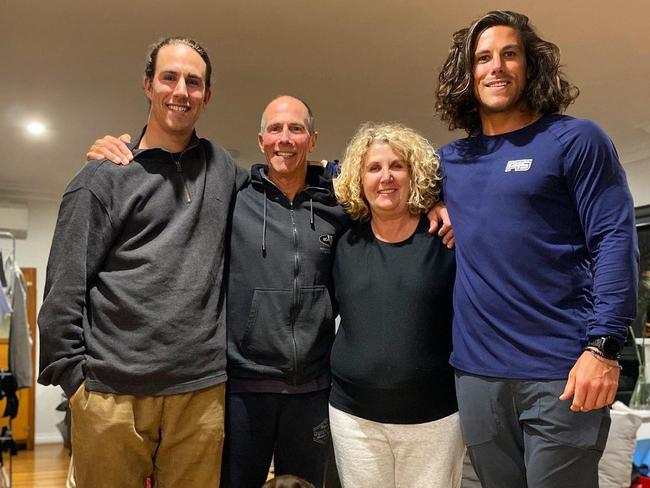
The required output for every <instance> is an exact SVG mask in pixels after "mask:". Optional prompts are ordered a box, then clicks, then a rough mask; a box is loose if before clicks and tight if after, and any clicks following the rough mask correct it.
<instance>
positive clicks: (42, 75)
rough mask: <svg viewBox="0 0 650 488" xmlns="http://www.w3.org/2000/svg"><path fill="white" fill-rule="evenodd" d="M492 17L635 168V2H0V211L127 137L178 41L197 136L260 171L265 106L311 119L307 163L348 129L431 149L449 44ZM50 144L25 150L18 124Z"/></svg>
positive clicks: (646, 60) (638, 27)
mask: <svg viewBox="0 0 650 488" xmlns="http://www.w3.org/2000/svg"><path fill="white" fill-rule="evenodd" d="M493 8H508V9H513V10H518V11H521V12H524V13H526V14H527V15H529V17H530V18H531V20H532V21H533V23H534V24H535V25H536V26H537V27H538V29H539V31H540V33H541V34H542V36H543V37H545V38H547V39H548V40H551V41H553V42H555V43H556V44H558V45H559V46H560V47H561V49H562V56H563V63H564V65H565V72H566V73H567V74H568V76H569V78H570V80H571V81H572V82H574V83H575V84H577V85H578V86H579V87H580V89H581V95H580V97H579V98H578V100H577V101H576V103H575V104H574V105H572V106H571V107H570V110H569V111H568V112H569V113H570V114H571V115H575V116H579V117H587V118H591V119H594V120H596V121H597V122H598V123H599V124H600V125H601V126H602V127H603V128H604V129H605V130H606V131H607V132H608V133H609V135H610V136H611V137H612V139H613V140H614V142H615V144H616V145H617V147H618V150H619V154H620V155H621V159H622V161H623V162H624V163H631V162H635V161H639V160H642V159H648V158H649V157H650V143H649V140H650V88H649V85H650V33H649V32H650V29H649V24H648V18H650V2H648V0H629V1H627V2H611V1H604V0H572V1H570V2H569V1H566V0H562V1H557V0H547V1H539V0H520V1H508V0H505V1H502V2H501V3H499V4H497V3H494V4H491V3H489V2H478V1H473V0H472V1H470V0H456V1H454V2H442V1H440V0H401V1H399V2H398V1H395V0H366V1H354V0H325V1H321V2H316V1H312V0H303V1H301V2H297V1H291V0H256V1H250V0H210V1H208V0H204V1H198V0H184V1H183V2H180V1H171V0H155V1H154V0H130V1H126V0H111V1H110V2H100V1H97V0H86V1H79V0H76V1H71V0H57V1H50V2H45V1H43V0H0V54H1V56H0V66H2V69H1V71H0V73H1V76H0V87H1V93H2V94H3V99H4V100H5V101H4V102H3V103H2V107H1V108H0V148H1V149H2V150H1V152H0V154H1V156H0V157H1V159H0V167H1V171H0V199H12V198H48V199H50V198H51V199H57V198H59V197H60V194H61V193H62V191H63V189H64V188H65V185H66V183H67V182H68V181H69V180H70V178H72V176H73V175H74V174H75V173H76V172H77V171H78V170H79V168H80V167H81V165H82V164H83V162H84V154H85V152H86V150H87V148H88V147H89V146H90V144H91V143H92V141H94V140H95V139H96V138H97V137H99V136H102V135H104V134H107V133H108V134H120V133H122V132H130V133H132V134H135V133H137V132H138V131H139V130H140V128H141V126H142V125H143V124H144V121H145V119H146V115H147V103H146V101H145V97H144V95H143V93H142V90H141V81H142V69H143V65H144V55H145V52H146V51H147V47H148V46H149V45H150V44H151V43H152V42H153V41H155V40H156V39H157V38H159V37H162V36H167V35H185V36H190V37H194V38H196V39H198V40H200V41H201V42H202V43H203V44H204V45H205V47H206V48H207V49H208V51H209V52H210V55H211V58H212V63H213V67H214V68H213V69H214V75H213V76H214V77H213V96H212V100H211V101H210V104H209V105H208V107H207V110H206V111H205V112H204V113H203V115H202V117H201V120H200V122H199V134H200V135H201V136H203V137H208V138H212V139H214V140H216V141H217V142H219V143H221V144H222V145H223V146H225V147H226V148H228V149H231V150H234V152H235V153H236V154H237V155H238V159H239V162H240V164H241V165H243V166H248V165H249V164H250V163H252V162H255V161H259V160H260V158H261V156H262V155H261V153H260V152H259V149H258V148H257V144H256V134H257V130H258V124H259V117H260V113H261V111H262V109H263V108H264V106H265V105H266V103H267V102H268V101H269V100H270V99H271V98H273V97H274V96H276V95H279V94H292V95H296V96H299V97H301V98H303V99H305V100H307V101H308V103H310V105H311V106H312V108H313V110H314V114H315V117H316V125H317V129H318V130H319V132H320V137H319V145H318V148H317V150H316V152H315V154H314V155H315V157H316V158H318V159H321V158H337V157H340V155H341V153H342V151H343V149H344V147H345V144H346V142H347V140H348V139H349V137H350V136H351V135H352V133H353V132H354V130H355V128H356V127H357V126H358V125H359V124H360V123H361V122H363V121H366V120H374V121H386V120H397V121H400V122H403V123H405V124H407V125H409V126H412V127H414V128H416V129H418V130H420V131H421V132H423V133H424V134H425V135H426V136H427V137H428V138H429V140H430V141H431V142H432V143H434V144H435V145H441V144H444V143H445V142H447V141H449V140H450V139H452V138H454V137H458V136H460V135H462V134H461V133H452V132H449V131H447V130H446V128H445V126H444V125H443V124H442V123H441V122H440V121H439V120H438V119H437V118H436V117H435V115H434V113H433V103H434V102H433V90H434V86H435V79H436V74H437V70H438V69H439V67H440V65H441V63H442V61H443V59H444V57H445V55H446V52H447V49H448V46H449V43H450V38H451V34H452V33H453V32H454V31H455V30H456V29H458V28H460V27H463V26H465V25H467V24H468V23H469V22H470V21H471V20H472V19H473V18H475V17H477V16H478V15H481V14H483V13H484V12H485V11H487V10H490V9H493ZM33 118H37V119H40V120H42V121H43V122H44V123H45V124H46V125H47V126H48V128H49V131H48V133H47V134H46V135H45V136H43V137H41V138H39V139H34V138H30V137H28V136H27V135H26V132H25V130H24V124H25V123H26V121H28V120H30V119H33Z"/></svg>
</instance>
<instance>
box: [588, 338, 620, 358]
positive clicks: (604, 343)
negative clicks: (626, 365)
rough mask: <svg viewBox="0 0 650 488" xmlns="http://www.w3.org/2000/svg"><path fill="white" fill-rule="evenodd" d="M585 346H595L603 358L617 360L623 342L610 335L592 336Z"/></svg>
mask: <svg viewBox="0 0 650 488" xmlns="http://www.w3.org/2000/svg"><path fill="white" fill-rule="evenodd" d="M587 347H595V348H596V349H598V350H599V351H600V352H601V353H602V356H603V357H604V358H605V359H613V360H617V359H618V358H619V357H620V356H621V350H622V349H623V343H622V342H621V341H620V340H618V339H617V338H616V337H612V336H602V337H592V338H590V339H589V342H587Z"/></svg>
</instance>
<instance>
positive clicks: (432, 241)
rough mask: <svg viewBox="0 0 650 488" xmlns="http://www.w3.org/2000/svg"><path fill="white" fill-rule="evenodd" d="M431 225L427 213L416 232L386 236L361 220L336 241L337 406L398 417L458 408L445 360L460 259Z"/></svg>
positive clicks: (429, 416) (416, 418)
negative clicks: (431, 230) (381, 238)
mask: <svg viewBox="0 0 650 488" xmlns="http://www.w3.org/2000/svg"><path fill="white" fill-rule="evenodd" d="M427 227H428V221H427V219H426V217H424V216H423V217H422V218H421V220H420V223H419V224H418V227H417V229H416V231H415V233H414V234H413V235H412V236H411V237H409V238H408V239H406V240H404V241H402V242H399V243H386V242H382V241H379V240H378V239H376V238H375V237H374V235H373V232H372V229H371V226H370V222H364V223H358V224H355V225H354V226H353V227H352V228H350V229H349V230H348V231H347V232H346V233H345V234H344V235H343V236H342V237H341V239H340V240H339V243H338V245H337V249H336V256H335V261H334V270H333V275H334V285H335V290H336V299H337V301H338V306H339V313H340V316H341V325H340V327H339V330H338V333H337V336H336V339H335V341H334V346H333V349H332V357H331V367H332V393H331V396H330V403H331V404H332V405H333V406H334V407H335V408H337V409H339V410H342V411H344V412H348V413H350V414H352V415H356V416H358V417H362V418H365V419H368V420H373V421H376V422H384V423H397V424H414V423H423V422H430V421H433V420H437V419H440V418H443V417H446V416H447V415H450V414H452V413H453V412H455V411H456V410H457V404H456V394H455V389H454V378H453V370H452V368H451V367H450V366H449V363H448V361H449V355H450V353H451V322H452V289H453V283H454V275H455V259H454V253H453V252H452V251H450V250H448V249H447V248H446V247H445V246H444V245H443V244H442V241H441V239H440V238H439V237H437V236H430V235H428V233H427Z"/></svg>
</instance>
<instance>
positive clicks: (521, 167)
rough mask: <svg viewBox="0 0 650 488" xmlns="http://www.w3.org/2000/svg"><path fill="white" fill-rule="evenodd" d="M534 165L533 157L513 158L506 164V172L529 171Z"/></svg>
mask: <svg viewBox="0 0 650 488" xmlns="http://www.w3.org/2000/svg"><path fill="white" fill-rule="evenodd" d="M532 165H533V160H532V159H513V160H512V161H508V164H506V173H509V172H510V171H528V170H529V169H530V167H531V166H532Z"/></svg>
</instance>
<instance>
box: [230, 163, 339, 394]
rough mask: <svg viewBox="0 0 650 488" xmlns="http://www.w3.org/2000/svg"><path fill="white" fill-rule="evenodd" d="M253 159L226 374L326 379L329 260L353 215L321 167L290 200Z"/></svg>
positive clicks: (240, 199) (330, 324) (239, 218)
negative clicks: (337, 194)
mask: <svg viewBox="0 0 650 488" xmlns="http://www.w3.org/2000/svg"><path fill="white" fill-rule="evenodd" d="M267 170H268V166H266V165H255V166H253V168H252V169H251V178H250V181H249V182H248V183H247V184H246V185H245V186H244V188H243V189H241V190H240V192H239V193H238V194H237V200H236V203H235V208H234V216H233V219H232V232H231V238H230V250H229V253H230V254H229V272H228V293H227V297H228V306H227V326H228V378H229V380H230V381H233V382H236V381H237V380H238V379H247V380H257V381H259V380H275V381H276V382H277V380H281V381H283V382H286V383H287V384H288V385H292V386H299V385H303V384H305V383H307V382H310V381H313V380H315V379H317V378H321V379H322V378H323V377H324V378H325V382H326V384H327V385H329V355H330V349H331V346H332V341H333V338H334V316H335V314H334V311H333V310H332V299H331V297H333V296H334V295H333V290H332V276H331V270H332V261H333V257H334V245H335V242H336V238H337V236H339V235H340V234H341V232H342V230H343V229H344V228H345V227H346V226H347V224H348V218H347V216H346V215H345V213H344V212H343V210H342V209H341V207H340V206H339V205H338V203H337V202H336V198H335V196H334V191H333V189H332V183H331V180H330V179H329V178H326V177H324V176H323V171H322V168H319V167H313V166H309V167H308V170H307V177H306V186H305V188H304V189H303V190H301V191H300V192H299V193H298V194H297V195H296V196H295V198H294V200H293V202H291V201H289V199H288V198H287V197H286V196H285V195H284V193H282V191H280V190H279V189H278V187H277V186H275V185H274V184H273V182H272V181H271V180H269V179H268V177H267Z"/></svg>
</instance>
